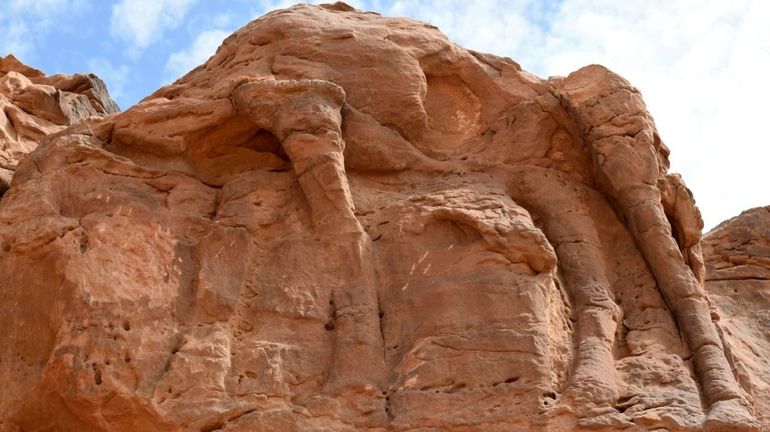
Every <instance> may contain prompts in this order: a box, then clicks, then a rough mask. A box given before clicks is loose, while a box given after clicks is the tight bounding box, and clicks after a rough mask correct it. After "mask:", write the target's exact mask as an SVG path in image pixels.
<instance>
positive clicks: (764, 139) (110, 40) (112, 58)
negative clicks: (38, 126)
mask: <svg viewBox="0 0 770 432" xmlns="http://www.w3.org/2000/svg"><path fill="white" fill-rule="evenodd" d="M293 3H294V2H292V1H282V0H271V1H264V0H114V1H108V0H0V6H2V7H0V35H3V37H2V38H0V55H5V54H6V53H9V52H10V53H13V54H15V55H16V56H17V57H19V58H20V59H21V60H23V61H24V62H26V63H28V64H30V65H31V66H35V67H37V68H39V69H42V70H43V71H45V72H46V73H49V74H51V73H59V72H65V73H73V72H94V73H96V74H98V75H99V76H100V77H102V79H104V80H105V81H106V82H107V85H108V88H109V90H110V93H111V94H112V95H113V97H114V98H115V99H116V101H117V102H118V104H119V105H120V106H121V108H123V109H125V108H128V107H129V106H131V105H133V104H134V103H136V102H137V101H138V100H139V99H141V98H142V97H144V96H146V95H147V94H149V93H151V92H152V91H154V90H155V89H157V88H158V87H160V86H162V85H164V84H167V83H169V82H171V81H173V80H174V79H175V78H177V77H179V76H181V75H183V74H184V73H185V72H186V71H188V70H189V69H192V68H193V67H195V66H197V65H198V64H200V63H202V62H204V61H205V60H206V59H207V58H208V56H209V55H211V54H212V53H213V52H214V50H215V49H216V47H217V46H218V45H219V44H220V42H221V41H222V40H223V39H224V38H225V37H226V36H227V35H228V34H230V33H231V32H233V31H234V30H236V29H237V28H239V27H241V26H243V25H244V24H246V23H247V22H248V21H250V20H251V19H254V18H257V17H259V16H261V15H263V14H264V13H265V12H267V11H269V10H272V9H276V8H280V7H286V6H290V5H291V4H293ZM349 3H350V4H351V5H353V6H355V7H357V8H359V9H366V10H375V11H377V12H380V13H382V14H383V15H391V16H409V17H414V18H417V19H420V20H423V21H428V22H431V23H432V24H435V25H437V26H438V27H439V28H440V29H441V30H442V31H443V32H444V33H446V34H448V35H449V37H450V38H451V39H453V40H454V41H456V42H458V43H460V44H461V45H463V46H466V47H468V48H473V49H477V50H480V51H486V52H492V53H495V54H499V55H506V56H509V57H511V58H513V59H515V60H516V61H518V62H519V63H520V64H521V65H522V67H524V68H525V69H526V70H529V71H530V72H533V73H535V74H537V75H540V76H543V77H547V76H549V75H566V74H568V73H569V72H570V71H573V70H575V69H577V68H579V67H581V66H583V65H586V64H590V63H601V64H604V65H605V66H608V67H610V68H611V69H613V70H615V71H616V72H618V73H620V74H621V75H623V76H625V77H626V78H628V79H629V80H630V81H631V82H632V83H633V84H634V85H635V86H637V87H638V88H639V89H640V90H641V91H642V93H643V94H644V96H645V100H646V102H647V105H648V107H649V109H650V111H651V112H652V114H653V116H654V117H655V120H656V123H657V125H658V129H659V130H660V132H661V135H662V137H663V140H664V141H665V142H666V143H667V144H668V146H669V147H670V148H671V149H672V170H673V171H677V172H681V173H682V174H683V176H684V178H685V180H686V182H687V184H688V185H689V186H690V188H691V189H692V190H693V191H694V193H695V197H696V199H697V202H698V205H699V207H700V208H701V211H702V212H703V214H704V219H705V221H706V228H707V229H708V228H710V227H712V226H714V225H715V224H717V223H718V222H720V221H722V220H724V219H726V218H728V217H731V216H734V215H736V214H737V213H739V212H740V210H743V209H746V208H749V207H754V206H760V205H768V204H770V186H769V185H770V138H768V137H769V136H770V135H769V134H768V133H767V130H766V129H767V128H766V127H765V124H766V123H767V122H768V119H770V103H768V102H767V101H770V86H768V85H767V84H766V81H767V77H768V76H770V25H768V19H770V1H765V0H731V1H724V0H665V1H664V0H647V1H644V2H625V1H617V0H559V1H547V0H477V1H473V2H471V1H466V0H413V1H400V0H393V1H387V0H355V1H349Z"/></svg>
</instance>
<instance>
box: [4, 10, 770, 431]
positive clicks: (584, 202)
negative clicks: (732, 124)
mask: <svg viewBox="0 0 770 432" xmlns="http://www.w3.org/2000/svg"><path fill="white" fill-rule="evenodd" d="M501 37H502V36H501ZM16 76H18V77H16ZM13 77H16V78H15V79H16V80H17V81H23V80H22V78H19V77H22V74H21V73H16V75H14V76H13ZM25 79H27V80H28V81H29V82H32V80H33V78H25ZM34 79H37V78H34ZM40 79H42V78H40ZM49 79H53V78H49ZM23 82H26V81H23ZM20 85H22V84H20ZM52 86H53V84H52ZM41 87H42V86H41ZM24 88H25V89H32V88H37V87H31V84H27V85H26V87H24ZM68 88H69V87H68ZM77 88H80V87H77ZM92 88H95V86H93V85H92ZM50 89H54V90H50ZM29 92H33V90H29ZM34 92H37V93H41V94H43V93H45V92H47V93H45V94H51V95H54V94H55V95H58V96H51V98H52V99H51V98H49V99H44V98H43V97H42V96H41V97H40V98H39V99H40V100H51V101H61V100H63V99H66V98H68V97H69V96H66V95H67V94H68V93H64V92H57V91H56V90H55V86H53V87H45V88H44V89H42V90H40V89H39V90H34ZM37 93H35V94H37ZM96 93H97V94H102V93H100V92H98V91H97V92H96ZM73 97H75V98H79V97H80V96H73ZM30 99H33V100H38V98H37V97H36V98H31V97H30ZM86 99H87V98H86ZM78 100H80V99H78ZM93 100H96V101H98V100H100V99H99V98H98V97H95V98H93V99H88V101H87V102H89V103H85V102H86V100H85V99H83V103H79V104H74V105H73V106H75V107H81V106H83V107H90V108H91V109H94V110H96V105H97V104H95V103H93V102H92V101H93ZM14 103H15V104H17V105H18V103H19V102H14ZM51 103H53V102H51ZM39 104H40V103H38V104H37V105H35V104H33V105H34V107H38V108H39ZM54 105H55V104H54ZM60 105H61V104H60ZM9 106H11V105H9ZM13 106H16V105H13ZM67 106H69V105H67ZM34 107H33V108H34ZM33 108H28V109H27V111H30V112H33V111H34V112H41V113H42V112H43V111H44V112H45V115H47V116H48V117H46V121H47V122H50V123H51V124H55V121H54V120H56V121H61V122H62V124H64V123H66V122H67V121H70V120H66V121H65V120H64V119H73V120H74V119H75V118H77V119H82V118H84V117H87V116H86V115H85V112H86V111H87V110H85V108H83V110H82V111H81V110H80V108H77V109H76V108H73V109H72V110H71V111H67V110H65V109H64V108H62V109H60V110H59V111H56V110H53V111H51V112H55V113H59V114H60V116H59V117H56V116H55V115H53V114H51V112H49V111H45V110H41V109H37V111H35V110H34V109H33ZM102 108H103V109H102V111H98V110H96V112H97V113H101V112H110V111H111V109H112V108H109V107H105V106H104V104H102ZM65 111H66V112H67V113H70V112H71V113H73V114H72V116H71V117H68V114H65ZM6 112H8V111H6ZM88 112H90V111H88ZM81 113H82V115H81ZM40 115H41V116H42V115H43V114H40ZM41 118H42V117H41ZM667 156H668V149H667V148H666V146H665V145H664V144H663V142H662V141H661V139H660V137H659V136H658V133H657V131H656V129H655V125H654V123H653V121H652V118H651V117H650V115H649V114H648V113H647V111H646V108H645V106H644V103H643V101H642V98H641V95H640V94H639V92H638V90H637V89H635V88H634V87H632V86H631V85H630V84H629V83H628V82H627V81H625V80H624V79H623V78H621V77H619V76H618V75H616V74H614V73H612V72H611V71H609V70H607V69H605V68H604V67H601V66H595V65H594V66H588V67H585V68H583V69H580V70H578V71H576V72H574V73H572V74H570V75H569V76H567V77H565V78H552V79H549V80H543V79H540V78H537V77H535V76H533V75H531V74H529V73H527V72H525V71H523V70H522V69H521V67H519V65H518V64H516V63H515V62H514V61H512V60H510V59H507V58H503V57H497V56H494V55H490V54H482V53H477V52H473V51H468V50H466V49H463V48H461V47H459V46H457V45H455V44H453V43H452V42H450V41H449V40H448V39H447V38H446V36H444V35H443V34H441V33H440V32H439V31H438V30H437V29H436V28H435V27H433V26H430V25H428V24H424V23H421V22H417V21H413V20H409V19H403V18H385V17H381V16H379V15H377V14H373V13H363V12H360V11H356V10H354V9H352V8H351V7H349V6H347V5H345V4H341V3H337V4H334V5H322V6H308V5H298V6H295V7H292V8H290V9H286V10H281V11H276V12H272V13H270V14H268V15H266V16H264V17H262V18H260V19H258V20H256V21H254V22H252V23H250V24H248V25H247V26H245V27H243V28H242V29H240V30H239V31H237V32H236V33H235V34H233V35H232V36H230V37H228V38H227V39H226V40H225V41H224V43H223V45H222V46H221V47H220V48H219V49H218V50H217V52H216V54H215V55H214V56H212V57H211V58H210V59H209V60H208V61H207V62H206V63H205V64H204V65H202V66H199V67H198V68H196V69H194V70H193V71H191V72H190V73H188V74H187V75H186V76H184V77H182V78H180V79H179V80H177V81H176V82H175V83H173V84H171V85H168V86H166V87H163V88H161V89H159V90H158V91H157V92H155V93H154V94H152V95H150V96H148V97H147V98H145V99H144V100H143V101H142V102H141V103H139V104H137V105H136V106H134V107H132V108H130V109H128V110H127V111H125V112H122V113H119V114H115V115H111V116H108V117H105V118H103V119H99V118H88V119H86V120H83V121H81V122H80V123H78V124H76V125H74V126H71V127H70V128H68V129H66V131H63V132H61V133H59V134H56V135H55V136H52V137H51V138H50V139H47V140H45V141H44V142H43V144H42V145H41V146H40V147H38V148H37V149H36V150H35V151H34V152H32V153H31V154H30V155H29V156H28V157H26V158H25V159H24V160H23V161H22V162H21V163H20V164H19V167H18V170H17V172H16V175H15V177H14V184H13V187H12V188H11V190H10V191H9V192H8V193H7V194H6V195H5V196H4V197H3V198H2V201H0V275H2V278H3V284H1V285H0V298H2V299H3V300H2V301H3V303H2V305H3V313H0V328H2V329H3V331H2V332H0V347H2V348H0V382H2V383H3V392H2V397H1V398H0V419H2V420H0V429H1V428H6V429H8V430H25V431H26V430H66V431H136V430H152V431H215V430H216V431H361V430H368V431H415V432H417V431H420V432H428V431H431V432H437V431H451V432H461V431H462V432H472V431H473V432H481V431H528V430H545V431H568V430H584V429H585V430H644V431H653V430H658V431H660V430H668V431H697V430H703V429H707V430H712V431H722V430H724V431H733V430H741V431H743V430H758V429H759V427H760V424H759V422H758V421H757V418H761V419H763V421H765V422H766V418H767V417H764V416H763V415H762V414H761V413H759V414H757V413H756V412H755V410H756V409H757V408H761V409H765V411H764V412H765V413H767V405H766V404H767V400H766V396H759V395H758V394H759V393H758V392H761V391H762V389H763V387H762V385H763V384H762V381H761V378H759V381H758V380H756V379H754V378H753V377H748V376H747V375H750V374H752V373H766V372H761V371H766V369H761V368H766V364H765V365H759V364H754V363H752V364H749V365H748V366H747V367H744V366H743V365H742V363H741V364H736V363H735V358H737V357H736V356H735V355H734V354H735V353H736V350H738V351H741V352H742V351H745V350H749V351H750V347H751V346H753V345H752V344H751V343H750V341H744V339H742V338H741V337H734V335H739V336H740V335H743V334H744V333H740V332H737V331H736V333H730V332H728V331H726V330H725V323H726V322H728V321H727V320H725V321H723V322H722V324H721V325H718V323H716V322H715V320H716V319H717V317H718V313H716V311H715V310H714V309H713V306H712V304H711V302H710V300H709V298H708V296H707V295H706V291H705V290H704V288H703V280H704V277H706V276H705V274H706V273H705V269H704V263H703V259H702V254H701V242H700V241H701V238H700V237H701V234H700V233H701V229H702V222H701V219H700V215H699V213H698V210H697V208H696V207H695V204H694V200H693V197H692V195H691V193H690V191H689V190H687V188H686V187H685V185H684V182H683V181H682V179H681V178H680V177H679V176H677V175H674V174H669V173H668V172H667V170H668V159H667ZM710 238H711V237H710ZM728 238H733V237H730V236H728ZM711 250H712V249H709V251H710V253H711ZM752 250H754V249H752ZM717 253H718V252H717ZM739 255H746V256H748V255H751V256H753V257H754V256H761V255H757V254H753V255H752V253H750V252H748V251H747V252H746V253H745V254H737V255H735V256H731V257H728V258H726V260H727V262H733V261H731V260H734V259H742V258H737V257H738V256H739ZM709 257H710V258H709V260H710V261H709V263H712V262H713V263H716V262H717V261H719V262H721V261H720V259H719V258H716V255H714V254H711V255H709ZM746 260H747V261H746V262H758V261H757V259H756V258H751V260H754V261H751V260H750V259H749V258H746ZM719 265H721V264H719ZM714 266H715V268H716V267H718V264H714ZM719 272H721V273H715V272H711V273H709V276H708V277H709V284H710V287H711V288H712V292H713V291H714V290H716V289H717V288H718V287H716V286H715V285H714V284H715V283H717V282H716V281H715V279H714V277H715V276H714V275H716V274H727V273H725V272H728V269H727V268H721V269H720V270H719ZM729 274H730V275H733V274H737V273H729ZM738 283H743V282H738ZM722 303H723V302H722V301H721V300H719V301H717V304H718V306H719V307H720V308H721V309H722V310H730V309H729V308H728V307H727V306H724V305H723V304H722ZM728 306H729V305H728ZM730 313H731V314H733V316H735V317H736V319H737V318H738V317H742V316H743V315H742V314H744V313H749V312H748V310H746V311H735V312H730ZM751 319H754V318H747V321H750V320H751ZM751 326H753V327H751V328H754V329H756V331H757V332H760V329H761V327H760V326H761V324H759V323H756V322H753V323H752V324H751ZM747 328H748V327H747ZM741 331H743V330H741ZM745 335H747V337H748V333H746V334H745ZM758 337H766V333H764V336H762V335H760V336H758ZM734 343H739V344H742V345H739V346H738V348H736V347H735V346H734V345H733V344H734ZM746 347H749V348H746ZM741 354H742V353H741ZM746 354H747V356H743V357H740V356H739V357H738V358H743V359H746V360H745V361H746V362H749V361H753V362H758V361H760V360H758V358H759V357H761V353H760V354H758V355H757V356H756V357H751V356H749V354H751V355H753V353H746ZM752 368H754V369H752ZM736 371H737V372H738V373H737V377H736ZM756 371H760V372H756ZM764 376H767V375H764ZM764 382H765V383H766V381H764ZM765 385H766V384H765ZM746 390H748V393H747V391H746ZM765 415H766V414H765ZM766 423H767V422H766Z"/></svg>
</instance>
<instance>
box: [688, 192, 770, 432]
mask: <svg viewBox="0 0 770 432" xmlns="http://www.w3.org/2000/svg"><path fill="white" fill-rule="evenodd" d="M703 253H704V256H705V257H706V270H707V271H706V274H707V277H706V289H707V290H708V292H709V296H710V297H711V299H712V300H713V301H714V305H715V306H716V308H717V309H718V311H719V314H720V315H721V316H722V319H721V325H720V327H721V328H722V331H723V334H724V338H725V340H726V341H727V342H728V345H729V347H730V351H731V355H732V357H733V358H732V360H733V363H734V367H735V370H736V371H737V375H738V380H739V382H740V383H741V385H742V386H743V388H745V389H746V390H747V391H748V393H749V395H750V396H751V398H752V399H753V403H754V406H755V408H756V412H757V418H758V419H759V420H760V422H761V423H762V424H763V425H764V426H765V427H766V428H770V206H769V207H760V208H755V209H752V210H747V211H745V212H744V213H742V214H741V215H740V216H738V217H735V218H733V219H730V220H729V221H726V222H724V223H722V224H721V225H720V226H718V227H717V228H715V229H714V230H713V231H711V232H710V233H708V234H707V235H706V236H705V238H704V240H703Z"/></svg>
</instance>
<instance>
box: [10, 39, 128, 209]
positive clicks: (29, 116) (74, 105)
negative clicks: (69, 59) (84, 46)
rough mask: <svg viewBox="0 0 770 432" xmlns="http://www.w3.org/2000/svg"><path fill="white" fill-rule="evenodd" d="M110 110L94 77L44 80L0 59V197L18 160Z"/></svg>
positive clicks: (16, 62) (12, 60)
mask: <svg viewBox="0 0 770 432" xmlns="http://www.w3.org/2000/svg"><path fill="white" fill-rule="evenodd" d="M115 112H118V106H117V105H116V104H115V102H113V101H112V99H110V96H109V94H108V93H107V89H106V87H105V86H104V83H103V82H102V80H100V79H99V78H98V77H97V76H96V75H92V74H88V75H86V74H75V75H52V76H46V75H45V74H44V73H43V72H41V71H39V70H37V69H34V68H31V67H29V66H27V65H25V64H23V63H21V62H20V61H19V60H17V59H16V58H15V57H14V56H13V55H10V54H9V55H8V56H7V57H0V196H1V195H2V194H3V193H5V191H6V190H7V189H8V188H9V187H10V185H11V178H12V177H13V172H14V171H15V170H16V165H17V164H18V163H19V160H20V159H21V158H22V157H24V156H25V155H26V154H28V153H29V152H31V151H32V150H34V149H35V148H36V147H37V146H38V144H39V143H40V142H41V141H42V140H43V139H44V138H45V137H46V136H48V135H51V134H53V133H55V132H59V131H61V130H63V129H64V128H66V127H67V126H70V125H72V124H75V123H77V122H79V121H81V120H83V119H86V118H88V117H90V116H104V115H106V114H111V113H115Z"/></svg>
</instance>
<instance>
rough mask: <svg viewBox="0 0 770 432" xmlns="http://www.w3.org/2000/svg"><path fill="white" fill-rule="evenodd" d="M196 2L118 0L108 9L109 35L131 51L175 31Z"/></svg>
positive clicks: (194, 0) (138, 49)
mask: <svg viewBox="0 0 770 432" xmlns="http://www.w3.org/2000/svg"><path fill="white" fill-rule="evenodd" d="M196 1H197V0H121V1H120V3H118V4H116V5H114V6H113V7H112V17H111V19H110V32H111V33H112V34H113V35H114V36H117V37H119V38H121V39H123V40H125V41H126V42H129V43H130V44H131V49H132V50H133V51H135V52H138V51H141V50H142V49H144V48H146V47H148V46H149V45H150V44H152V43H154V42H156V41H157V40H160V39H161V37H162V36H163V33H165V32H166V31H167V30H171V29H174V28H176V27H177V26H178V25H179V23H180V22H181V21H182V19H183V18H184V16H185V15H186V14H187V11H188V10H189V8H190V6H192V5H193V3H195V2H196Z"/></svg>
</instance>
